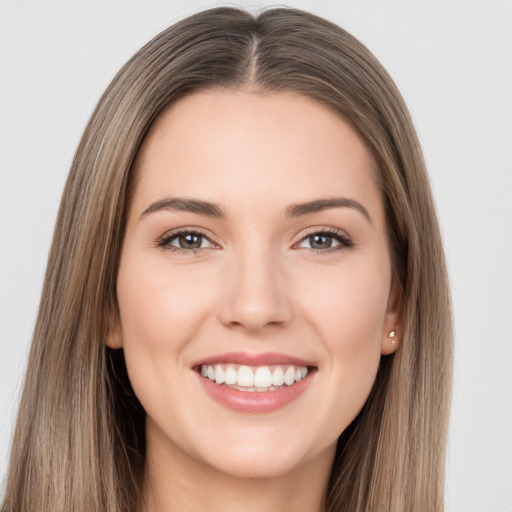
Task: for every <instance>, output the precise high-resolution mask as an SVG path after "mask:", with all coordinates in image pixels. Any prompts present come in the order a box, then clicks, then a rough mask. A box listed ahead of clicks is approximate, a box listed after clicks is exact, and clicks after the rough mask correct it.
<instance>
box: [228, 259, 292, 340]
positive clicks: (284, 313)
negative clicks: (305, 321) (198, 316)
mask: <svg viewBox="0 0 512 512" xmlns="http://www.w3.org/2000/svg"><path fill="white" fill-rule="evenodd" d="M226 274H227V275H226V279H225V286H224V293H223V295H222V302H221V304H220V309H219V311H220V319H221V322H222V323H223V324H224V325H226V326H227V327H230V328H240V329H245V330H247V331H248V332H258V331H261V330H263V329H265V328H269V327H278V326H284V325H286V324H288V323H289V322H290V320H291V318H292V316H293V308H292V301H291V297H290V296H289V291H290V289H289V286H287V283H286V276H285V272H283V268H282V266H281V265H280V264H279V261H278V258H276V257H275V256H273V255H272V253H271V251H270V250H267V251H265V250H257V251H252V252H251V251H247V252H246V253H245V254H241V255H238V256H234V257H233V259H232V260H231V262H230V264H229V267H228V268H227V271H226Z"/></svg>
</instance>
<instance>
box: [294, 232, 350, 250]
mask: <svg viewBox="0 0 512 512" xmlns="http://www.w3.org/2000/svg"><path fill="white" fill-rule="evenodd" d="M353 245H354V243H353V242H352V240H350V238H349V237H348V236H347V235H345V234H344V233H342V232H340V231H316V232H314V233H310V234H308V235H307V236H306V237H304V238H303V239H302V240H301V241H300V242H299V243H298V244H297V247H301V248H305V249H311V250H313V251H316V252H326V251H329V250H339V249H344V248H347V247H352V246H353Z"/></svg>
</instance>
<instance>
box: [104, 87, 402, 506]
mask: <svg viewBox="0 0 512 512" xmlns="http://www.w3.org/2000/svg"><path fill="white" fill-rule="evenodd" d="M137 169H138V180H137V185H136V189H135V193H134V197H133V201H132V204H131V205H130V209H129V215H128V220H127V227H126V233H125V238H124V242H123V248H122V254H121V261H120V268H119V274H118V283H117V293H118V300H119V312H120V316H119V318H118V319H117V320H116V321H115V325H116V327H115V329H114V332H113V334H112V336H111V338H110V339H109V345H110V346H112V347H119V346H123V348H124V351H125V356H126V363H127V368H128V373H129V376H130V380H131V382H132V385H133V388H134V390H135V392H136V394H137V396H138V398H139V399H140V401H141V403H142V405H143V406H144V408H145V410H146V413H147V421H146V425H147V461H148V462H147V473H148V478H146V482H147V485H146V489H145V497H146V502H147V503H146V506H147V510H149V511H156V510H158V511H159V512H162V511H171V510H180V511H188V510H203V509H205V510H206V509H207V510H209V511H217V510H218V511H222V512H229V511H239V510H246V511H251V510H258V511H269V512H270V511H273V512H276V511H282V512H284V511H288V510H302V511H321V510H324V509H325V492H326V485H327V479H328V477H329V474H330V471H331V467H332V462H333V457H334V454H335V446H336V440H337V438H338V436H339V435H340V434H341V432H343V430H344V429H345V428H346V427H347V426H348V425H349V424H350V422H351V421H352V420H353V419H354V417H355V416H356V415H357V413H358V412H359V411H360V410H361V408H362V406H363V404H364V402H365V401H366V399H367V397H368V394H369V392H370V390H371V387H372V384H373V382H374V379H375V376H376V372H377V369H378V365H379V361H380V357H381V354H389V353H391V352H393V351H394V350H395V349H396V347H397V346H398V342H397V340H398V338H397V337H395V338H390V337H389V333H390V331H392V330H396V331H397V332H399V327H400V326H399V325H398V324H399V317H398V311H397V307H396V302H397V301H396V300H395V299H394V293H393V289H394V286H392V270H391V260H390V252H389V247H388V240H387V237H386V225H385V214H384V206H383V200H382V197H381V192H380V190H379V188H378V186H377V184H376V180H375V174H376V172H377V170H376V168H375V165H374V162H373V161H372V158H371V156H370V153H369V152H368V150H367V149H366V147H365V146H364V144H363V143H362V141H361V139H360V138H359V137H358V135H357V134H356V133H355V132H354V131H353V130H352V129H351V128H350V127H349V125H348V124H347V123H345V122H344V121H343V120H342V119H341V118H340V117H339V116H338V115H336V114H335V113H333V112H331V111H330V110H329V109H327V108H326V107H324V106H321V105H320V104H318V103H316V102H314V101H313V100H311V99H308V98H306V97H304V96H301V95H298V94H295V93H291V92H280V93H272V94H263V93H260V92H254V91H249V90H241V91H236V92H233V91H219V90H215V91H209V92H201V93H194V94H192V95H190V96H188V97H185V98H183V99H181V100H179V101H178V102H177V103H175V104H174V105H172V106H171V107H170V108H168V109H167V110H166V111H165V112H164V113H163V114H162V115H161V116H160V118H159V119H158V120H157V122H156V123H155V124H154V126H153V127H152V129H151V131H150V132H149V134H148V136H147V137H146V139H145V141H144V144H143V146H142V148H141V150H140V152H139V155H138V160H137ZM169 197H180V198H194V199H198V200H203V201H209V202H212V203H215V204H217V205H219V206H220V207H221V208H222V210H223V211H224V213H225V217H224V218H222V219H221V218H216V217H211V216H207V215H203V214H199V213H191V212H186V211H176V210H170V209H160V210H157V211H153V212H152V213H147V214H146V215H142V214H143V212H145V211H146V210H147V209H148V207H150V206H151V205H152V204H154V203H155V202H157V201H160V200H162V199H165V198H169ZM333 197H344V198H349V199H351V200H353V201H357V202H358V203H359V204H361V205H362V206H363V208H364V209H365V210H366V211H367V213H368V215H369V217H370V218H369V219H368V218H367V217H366V216H365V215H364V214H363V213H362V212H361V211H360V210H359V209H357V208H354V207H352V206H345V207H336V208H328V209H323V210H321V211H317V212H313V213H309V214H306V215H301V216H297V217H289V216H286V215H285V212H286V210H287V208H288V207H289V206H290V205H291V204H296V203H303V202H308V201H313V200H317V199H326V198H333ZM191 227H193V228H194V231H199V232H201V233H203V234H204V235H205V238H199V239H196V240H199V241H200V243H201V248H200V249H199V250H198V251H196V252H194V251H192V250H190V249H188V248H185V249H181V250H180V246H179V242H180V239H179V238H176V237H175V238H171V235H172V233H171V235H169V233H170V232H172V231H173V230H175V229H177V228H185V229H187V228H188V229H190V228H191ZM325 230H328V231H329V232H331V231H333V230H335V231H336V232H337V233H340V234H341V235H342V236H343V237H344V238H348V239H349V240H350V242H351V245H350V244H349V245H346V244H345V243H344V242H339V241H338V240H337V239H335V238H332V234H331V233H328V235H327V236H328V237H331V238H326V239H322V244H321V245H320V248H318V246H317V249H316V250H314V249H312V245H311V244H312V243H313V245H314V239H311V238H310V237H311V234H312V232H325ZM166 236H167V238H166ZM164 238H166V245H161V244H162V239H164ZM181 240H183V239H181ZM329 244H331V247H328V245H329ZM232 351H243V352H248V353H255V354H258V353H262V352H269V351H271V352H280V353H285V354H289V355H293V356H296V357H300V358H303V359H306V360H308V361H313V362H314V365H315V366H316V367H317V371H316V373H314V374H313V375H311V382H310V384H309V386H308V387H307V389H306V391H305V392H304V393H303V394H302V395H301V396H300V397H298V398H297V399H295V400H294V401H292V402H291V403H289V404H287V405H286V406H285V407H283V408H281V409H278V410H276V411H273V412H269V413H265V414H251V413H241V412H235V411H233V410H231V409H228V408H226V407H224V406H222V405H220V404H219V403H217V402H215V401H213V400H212V398H211V397H210V396H209V395H208V394H207V393H206V392H205V391H204V389H203V387H202V386H201V383H200V380H199V378H198V375H197V373H196V372H195V371H194V370H193V368H192V365H193V363H194V362H195V361H197V360H199V359H201V358H206V357H210V356H214V355H216V354H220V353H224V352H232ZM145 510H146V509H145Z"/></svg>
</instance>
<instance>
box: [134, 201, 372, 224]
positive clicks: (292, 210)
mask: <svg viewBox="0 0 512 512" xmlns="http://www.w3.org/2000/svg"><path fill="white" fill-rule="evenodd" d="M332 208H353V209H355V210H357V211H358V212H360V213H362V214H363V216H364V217H365V218H366V219H367V220H368V221H369V222H370V223H372V219H371V217H370V214H369V213H368V210H367V209H366V208H365V207H364V206H363V205H362V204H361V203H359V202H358V201H356V200H355V199H349V198H347V197H334V198H329V199H316V200H314V201H308V202H306V203H297V204H292V205H290V206H288V208H286V210H285V217H301V216H303V215H310V214H312V213H317V212H320V211H323V210H329V209H332ZM161 210H168V211H181V212H189V213H197V214H199V215H205V216H207V217H214V218H218V219H223V218H225V217H226V215H225V213H224V210H223V209H222V207H221V206H220V205H218V204H216V203H211V202H209V201H203V200H200V199H189V198H184V197H167V198H164V199H161V200H159V201H156V202H155V203H153V204H151V205H150V206H149V207H148V208H146V209H145V210H144V211H143V212H142V214H141V216H140V218H141V219H142V218H144V217H146V216H147V215H149V214H151V213H154V212H157V211H161Z"/></svg>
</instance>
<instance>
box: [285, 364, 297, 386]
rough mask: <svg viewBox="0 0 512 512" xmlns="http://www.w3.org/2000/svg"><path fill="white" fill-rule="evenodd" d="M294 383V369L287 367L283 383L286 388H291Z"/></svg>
mask: <svg viewBox="0 0 512 512" xmlns="http://www.w3.org/2000/svg"><path fill="white" fill-rule="evenodd" d="M294 382H295V368H294V367H293V366H289V367H288V370H286V373H285V374H284V383H285V384H286V385H287V386H291V385H292V384H293V383H294Z"/></svg>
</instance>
